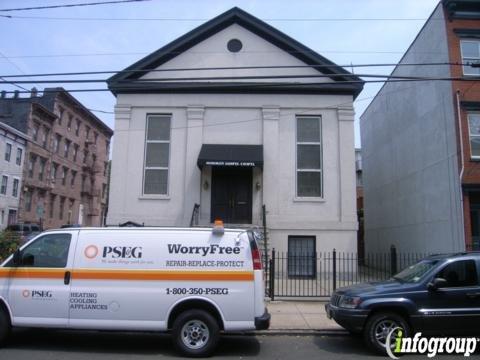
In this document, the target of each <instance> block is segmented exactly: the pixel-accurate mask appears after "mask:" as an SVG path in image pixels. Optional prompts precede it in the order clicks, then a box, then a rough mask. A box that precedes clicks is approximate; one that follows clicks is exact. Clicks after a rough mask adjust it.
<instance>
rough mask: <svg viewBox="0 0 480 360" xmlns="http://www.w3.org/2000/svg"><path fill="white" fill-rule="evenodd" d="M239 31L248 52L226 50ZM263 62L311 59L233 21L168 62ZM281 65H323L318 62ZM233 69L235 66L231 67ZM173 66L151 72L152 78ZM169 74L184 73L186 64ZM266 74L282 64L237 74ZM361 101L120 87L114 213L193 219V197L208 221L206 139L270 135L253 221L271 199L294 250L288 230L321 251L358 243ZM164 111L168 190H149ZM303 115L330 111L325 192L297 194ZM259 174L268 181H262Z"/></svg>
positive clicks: (149, 220) (161, 220)
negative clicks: (310, 196) (148, 163)
mask: <svg viewBox="0 0 480 360" xmlns="http://www.w3.org/2000/svg"><path fill="white" fill-rule="evenodd" d="M230 38H238V39H240V40H241V41H242V42H243V44H244V49H245V50H248V51H249V53H242V52H240V53H236V54H232V53H229V52H228V51H226V43H227V41H228V40H229V39H230ZM200 54H201V55H200ZM259 64H260V65H261V64H265V65H298V64H301V65H304V64H303V63H301V62H300V61H299V60H298V59H296V58H294V57H293V56H291V55H290V54H287V53H284V52H283V51H281V50H280V49H279V48H277V47H275V46H273V45H272V44H270V43H268V42H266V41H265V40H263V39H261V38H259V37H258V36H256V35H254V34H252V33H250V32H249V31H247V30H245V29H243V28H242V27H240V26H238V25H232V26H230V27H229V28H227V29H225V30H223V31H221V32H219V33H217V34H216V35H213V36H212V37H211V38H209V39H207V40H205V41H204V42H202V43H200V44H198V45H196V46H195V47H193V48H192V49H190V50H189V51H187V52H186V53H184V54H181V55H179V56H177V57H176V58H174V59H172V60H171V61H169V62H167V63H166V64H164V65H162V66H161V68H162V67H163V68H173V67H175V68H176V67H190V68H191V67H214V66H237V67H238V66H246V65H259ZM280 72H281V73H282V74H292V75H299V74H319V73H318V72H317V71H316V70H314V69H311V68H302V69H288V70H285V69H283V70H281V71H280ZM224 73H225V75H232V72H231V71H225V72H224ZM165 74H166V73H161V75H159V73H153V72H152V73H150V74H147V75H145V78H149V79H154V78H158V77H159V76H160V77H162V76H165ZM168 74H169V76H172V77H173V76H185V74H184V73H183V72H182V73H178V74H177V73H168ZM215 74H216V75H218V72H215ZM258 74H261V75H265V74H267V75H268V74H278V70H275V71H274V70H268V71H267V70H264V69H263V70H259V69H256V70H249V71H239V72H236V73H235V74H234V75H258ZM195 76H199V72H195ZM298 81H300V80H298ZM301 81H311V80H304V79H303V80H301ZM315 81H319V79H315ZM324 81H331V80H330V79H328V80H327V79H325V80H324ZM352 104H353V98H352V96H349V95H290V94H287V95H275V94H272V95H270V94H119V95H118V96H117V105H116V107H115V144H114V147H113V160H112V174H111V176H112V177H111V189H110V204H109V212H108V219H107V223H108V224H112V225H113V224H118V223H121V222H125V221H127V220H133V221H136V222H140V223H143V222H144V223H145V224H146V225H169V226H172V225H178V226H180V225H181V226H188V225H189V221H190V217H191V213H192V209H193V205H194V203H200V205H201V206H200V222H201V223H202V224H205V225H207V224H208V225H209V220H210V196H211V194H210V190H211V188H210V187H209V188H208V189H207V190H205V189H204V188H203V186H202V184H203V183H204V182H205V181H208V183H209V184H210V185H211V183H212V182H211V169H210V168H209V167H205V168H204V169H203V171H200V169H199V168H198V167H197V165H196V162H197V159H198V155H199V152H200V148H201V145H202V144H253V145H263V149H264V168H263V170H261V169H254V176H253V181H252V194H253V214H252V215H253V221H252V222H253V224H254V225H258V226H260V225H261V221H262V220H261V207H262V204H265V205H266V207H267V211H268V214H267V222H268V227H269V229H270V234H271V241H272V245H271V246H274V247H276V248H277V249H279V250H286V249H287V240H286V239H287V236H288V235H315V236H316V237H317V250H318V251H327V250H332V249H333V248H334V247H335V248H337V249H338V250H349V251H354V250H355V249H356V230H357V221H356V208H355V206H356V205H355V196H356V195H355V159H354V134H353V132H354V129H353V118H354V113H353V107H352V106H353V105H352ZM160 113H161V114H165V113H167V114H171V115H172V123H171V126H172V132H171V151H170V154H171V155H170V172H169V178H170V182H169V194H168V196H142V181H143V179H142V176H143V175H142V174H143V161H144V146H145V144H144V142H145V126H146V117H147V114H160ZM296 115H318V116H321V117H322V142H323V171H324V177H323V180H324V197H323V199H314V200H305V199H297V198H296V197H295V179H296V172H295V162H296V161H295V159H296V138H295V136H296V135H295V124H296ZM257 182H259V184H260V185H261V188H260V190H257V189H256V186H255V184H256V183H257Z"/></svg>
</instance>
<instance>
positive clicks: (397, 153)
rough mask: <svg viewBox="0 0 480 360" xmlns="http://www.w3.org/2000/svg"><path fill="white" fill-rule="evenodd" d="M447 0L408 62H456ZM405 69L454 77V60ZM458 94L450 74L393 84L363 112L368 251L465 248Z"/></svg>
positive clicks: (404, 72) (402, 72) (400, 71)
mask: <svg viewBox="0 0 480 360" xmlns="http://www.w3.org/2000/svg"><path fill="white" fill-rule="evenodd" d="M445 21H446V20H445V19H444V14H443V10H442V6H441V4H440V5H439V6H438V7H437V10H436V11H435V12H434V14H433V15H432V19H431V20H430V21H428V22H427V24H426V25H425V27H424V28H423V29H422V31H421V32H420V34H419V35H418V37H417V38H416V40H415V42H414V43H413V44H412V46H411V48H410V49H409V50H408V51H407V53H406V54H405V56H404V58H403V59H402V60H401V63H429V62H438V63H442V62H445V63H448V62H449V56H448V48H447V34H446V29H445ZM393 75H398V76H426V77H449V76H450V70H449V66H448V65H445V66H419V67H413V66H399V67H397V68H396V69H395V71H394V72H393ZM453 104H454V95H453V92H452V86H451V84H450V83H449V82H442V81H432V82H413V83H389V84H386V85H385V86H384V87H383V88H382V89H381V91H380V92H379V93H378V95H377V97H376V98H375V99H374V100H373V101H372V103H371V104H370V106H369V107H368V108H367V110H366V111H365V112H364V114H362V116H361V122H360V126H361V137H362V158H363V159H362V161H363V184H364V209H365V213H364V215H365V248H366V251H367V252H384V251H388V250H389V248H390V246H391V245H395V246H396V247H397V249H398V251H399V252H403V253H405V252H422V253H423V252H437V253H438V252H450V251H460V250H464V248H465V242H464V240H463V229H462V225H461V213H462V208H461V203H460V196H459V195H460V186H459V170H458V163H457V156H458V155H457V151H458V149H457V145H456V131H455V128H456V116H455V111H454V108H453Z"/></svg>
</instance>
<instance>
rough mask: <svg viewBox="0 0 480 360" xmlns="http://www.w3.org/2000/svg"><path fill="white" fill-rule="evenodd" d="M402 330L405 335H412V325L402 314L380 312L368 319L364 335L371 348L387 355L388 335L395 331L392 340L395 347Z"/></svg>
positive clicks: (392, 345) (391, 342)
mask: <svg viewBox="0 0 480 360" xmlns="http://www.w3.org/2000/svg"><path fill="white" fill-rule="evenodd" d="M395 329H396V330H395ZM400 330H401V331H402V334H403V337H408V336H410V327H409V325H408V323H407V321H405V319H404V318H403V317H402V316H400V315H398V314H395V313H392V312H379V313H376V314H374V315H372V316H371V317H370V318H369V319H368V321H367V324H366V325H365V329H364V332H363V336H364V339H365V342H366V343H367V345H368V347H369V348H370V349H371V350H373V351H375V352H377V353H379V354H382V355H386V354H387V347H386V346H387V345H386V343H387V338H388V335H389V334H390V333H391V332H392V331H393V334H392V336H391V341H390V344H391V345H390V347H391V348H393V347H395V339H396V338H397V335H398V333H399V331H400Z"/></svg>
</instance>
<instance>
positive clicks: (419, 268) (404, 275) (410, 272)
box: [393, 260, 438, 283]
mask: <svg viewBox="0 0 480 360" xmlns="http://www.w3.org/2000/svg"><path fill="white" fill-rule="evenodd" d="M437 264H438V260H422V261H420V262H418V263H416V264H415V265H412V266H409V267H408V268H406V269H405V270H403V271H401V272H399V273H398V274H397V275H395V276H394V277H393V278H394V279H395V280H398V281H400V282H405V283H416V282H418V281H420V280H421V279H422V278H423V276H424V275H425V274H426V273H428V272H429V271H430V270H431V269H432V268H434V267H435V266H436V265H437Z"/></svg>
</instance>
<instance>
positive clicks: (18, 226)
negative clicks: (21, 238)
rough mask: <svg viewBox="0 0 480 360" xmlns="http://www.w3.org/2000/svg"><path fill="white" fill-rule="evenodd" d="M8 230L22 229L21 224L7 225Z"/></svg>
mask: <svg viewBox="0 0 480 360" xmlns="http://www.w3.org/2000/svg"><path fill="white" fill-rule="evenodd" d="M7 230H9V231H20V230H21V229H20V225H10V226H9V227H7Z"/></svg>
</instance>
